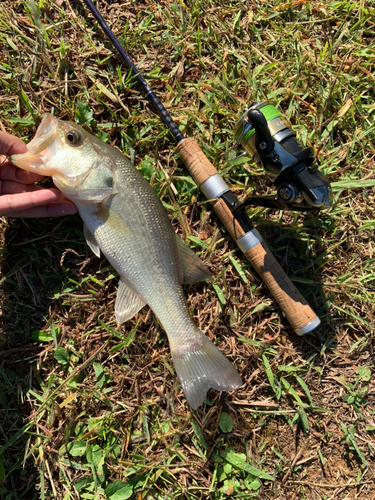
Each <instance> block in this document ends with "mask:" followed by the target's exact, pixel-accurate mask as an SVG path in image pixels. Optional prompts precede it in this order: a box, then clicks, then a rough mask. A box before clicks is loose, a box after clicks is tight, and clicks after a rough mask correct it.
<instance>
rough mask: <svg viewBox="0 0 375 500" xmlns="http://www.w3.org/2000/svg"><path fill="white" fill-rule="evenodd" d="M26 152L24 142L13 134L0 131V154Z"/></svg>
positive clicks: (7, 154)
mask: <svg viewBox="0 0 375 500" xmlns="http://www.w3.org/2000/svg"><path fill="white" fill-rule="evenodd" d="M22 153H27V148H26V144H25V143H24V142H22V141H21V139H19V138H18V137H15V136H14V135H10V134H7V133H6V132H0V155H4V156H10V155H20V154H22Z"/></svg>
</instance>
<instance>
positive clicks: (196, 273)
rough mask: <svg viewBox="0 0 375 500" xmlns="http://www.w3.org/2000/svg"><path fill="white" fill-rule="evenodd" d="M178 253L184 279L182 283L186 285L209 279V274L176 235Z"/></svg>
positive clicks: (206, 268) (196, 256)
mask: <svg viewBox="0 0 375 500" xmlns="http://www.w3.org/2000/svg"><path fill="white" fill-rule="evenodd" d="M176 239H177V247H178V253H179V254H180V258H181V262H182V269H183V273H184V277H183V280H182V282H183V283H185V284H186V285H190V284H192V283H198V282H199V281H206V280H209V279H211V273H210V271H209V269H208V267H207V266H206V264H204V262H202V261H201V259H200V258H199V257H198V255H196V254H195V253H194V252H193V250H191V249H190V248H189V247H187V246H186V245H185V243H184V242H183V241H182V239H181V238H180V237H179V236H178V235H177V234H176Z"/></svg>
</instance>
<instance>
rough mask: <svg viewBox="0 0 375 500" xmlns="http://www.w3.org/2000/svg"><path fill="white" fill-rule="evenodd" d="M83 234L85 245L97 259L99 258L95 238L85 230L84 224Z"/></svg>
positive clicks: (84, 225)
mask: <svg viewBox="0 0 375 500" xmlns="http://www.w3.org/2000/svg"><path fill="white" fill-rule="evenodd" d="M83 234H84V235H85V238H86V243H87V244H88V246H89V247H90V248H91V250H92V251H93V252H94V254H95V255H96V256H97V257H100V248H99V245H98V244H97V242H96V239H95V236H94V235H93V234H91V233H90V231H89V230H88V229H87V226H86V224H83Z"/></svg>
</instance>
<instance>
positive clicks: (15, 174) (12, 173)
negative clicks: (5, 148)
mask: <svg viewBox="0 0 375 500" xmlns="http://www.w3.org/2000/svg"><path fill="white" fill-rule="evenodd" d="M22 144H23V143H22ZM42 179H44V177H43V176H42V175H39V174H35V173H34V172H26V170H21V169H20V168H18V167H16V166H14V165H12V164H11V163H9V162H8V161H6V162H5V163H3V164H2V165H1V166H0V180H3V181H13V182H21V183H22V184H32V183H33V182H38V181H41V180H42Z"/></svg>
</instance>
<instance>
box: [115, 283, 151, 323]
mask: <svg viewBox="0 0 375 500" xmlns="http://www.w3.org/2000/svg"><path fill="white" fill-rule="evenodd" d="M145 305H146V304H145V302H143V300H141V299H140V298H139V297H138V296H137V295H136V294H135V293H134V292H133V290H131V289H130V288H129V287H128V285H127V284H126V283H125V282H124V281H123V279H122V278H120V281H119V285H118V290H117V297H116V305H115V316H116V321H117V323H118V324H119V325H120V324H121V323H124V322H125V321H128V320H129V319H131V318H132V317H133V316H134V315H135V314H137V312H138V311H139V310H140V309H142V307H143V306H145Z"/></svg>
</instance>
